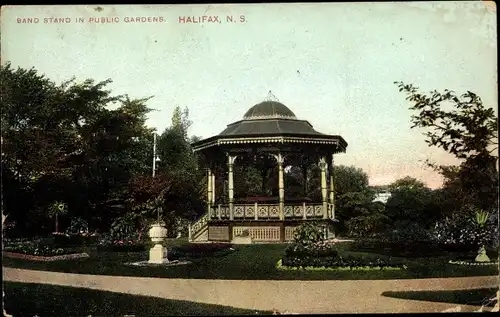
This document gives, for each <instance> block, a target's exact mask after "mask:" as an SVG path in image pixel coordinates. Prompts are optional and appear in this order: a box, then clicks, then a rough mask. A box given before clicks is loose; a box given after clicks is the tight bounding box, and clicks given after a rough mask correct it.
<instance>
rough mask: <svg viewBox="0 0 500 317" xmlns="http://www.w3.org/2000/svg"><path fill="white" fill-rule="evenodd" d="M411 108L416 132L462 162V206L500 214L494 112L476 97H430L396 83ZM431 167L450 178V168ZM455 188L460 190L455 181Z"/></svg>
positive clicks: (459, 172) (446, 94) (447, 92)
mask: <svg viewBox="0 0 500 317" xmlns="http://www.w3.org/2000/svg"><path fill="white" fill-rule="evenodd" d="M395 84H397V85H398V87H399V91H402V92H404V93H405V94H406V95H407V97H406V100H408V101H409V102H410V103H411V106H410V107H409V109H410V110H412V111H415V112H416V114H415V115H412V117H411V122H412V123H413V125H412V128H423V129H426V130H427V131H426V132H425V133H424V135H425V136H426V139H425V141H426V142H427V143H428V144H429V146H435V147H439V148H442V149H444V150H445V151H446V152H448V153H450V154H452V155H454V156H455V157H457V158H458V159H461V160H462V163H461V165H460V166H459V167H458V169H457V170H456V171H455V172H456V175H457V177H456V178H455V180H458V181H459V187H460V191H461V192H462V195H461V196H460V198H461V199H462V203H461V204H462V205H468V204H472V205H475V206H476V207H478V208H481V209H486V210H496V209H497V208H498V170H497V165H498V156H497V155H495V153H496V152H497V150H498V118H497V116H496V115H495V112H494V109H493V108H492V107H485V106H484V104H483V101H482V100H481V98H480V97H479V96H478V95H476V94H475V93H473V92H471V91H467V92H466V93H464V94H462V95H457V94H456V93H455V92H454V91H452V90H448V89H445V90H444V92H438V91H436V90H434V91H431V92H430V93H428V94H425V93H422V92H420V91H419V88H418V87H416V86H413V85H411V84H404V83H403V82H395ZM428 163H429V165H430V166H431V167H433V168H434V169H436V170H437V171H439V172H440V173H441V174H443V175H444V176H445V177H447V176H450V171H451V170H450V167H449V166H438V165H435V164H433V163H432V162H428ZM454 184H455V186H456V185H457V183H456V181H455V183H454Z"/></svg>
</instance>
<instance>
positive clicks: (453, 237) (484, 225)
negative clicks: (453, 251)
mask: <svg viewBox="0 0 500 317" xmlns="http://www.w3.org/2000/svg"><path fill="white" fill-rule="evenodd" d="M493 218H494V217H491V216H489V217H488V218H487V219H484V215H483V216H481V219H480V222H478V220H477V219H475V218H474V217H464V216H454V217H450V218H446V219H445V220H444V221H442V222H438V223H436V225H435V228H434V238H435V239H436V240H437V241H438V242H440V243H443V244H461V245H474V246H481V245H490V246H497V245H498V226H496V225H494V222H495V220H494V219H493Z"/></svg>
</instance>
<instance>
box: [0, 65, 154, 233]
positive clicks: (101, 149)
mask: <svg viewBox="0 0 500 317" xmlns="http://www.w3.org/2000/svg"><path fill="white" fill-rule="evenodd" d="M0 76H1V78H0V79H1V81H2V90H1V97H2V98H1V110H2V111H1V122H2V127H1V128H2V154H3V155H2V173H5V175H10V176H9V177H11V178H10V179H9V182H11V183H12V185H13V186H11V187H9V193H8V197H9V199H8V200H6V204H7V205H6V206H5V211H6V212H7V213H8V214H10V215H12V216H13V217H12V218H13V219H14V220H15V221H16V223H18V225H20V226H24V225H32V226H33V228H31V229H32V230H33V229H34V230H37V228H39V227H41V225H40V224H39V223H35V221H38V220H40V218H36V217H35V216H36V214H37V213H39V214H40V215H42V210H43V209H45V208H46V207H45V206H47V205H48V204H50V202H51V201H53V200H64V201H65V202H66V203H67V205H68V207H69V214H68V216H71V217H73V216H83V217H84V218H85V219H86V220H93V224H94V225H97V226H101V225H102V226H105V225H106V224H107V223H109V221H110V217H112V216H113V215H112V214H111V213H110V212H109V210H107V208H108V207H109V206H110V205H113V204H116V203H115V202H114V200H116V199H117V197H118V198H119V196H120V195H122V194H123V189H124V188H126V185H127V183H128V179H129V178H130V177H131V175H134V174H137V173H142V172H143V171H144V170H145V168H146V167H147V166H149V162H150V161H149V158H148V155H149V151H146V149H147V148H151V146H150V145H149V144H150V140H149V139H148V138H149V136H150V135H151V132H150V129H148V128H147V127H146V126H145V120H146V114H147V113H148V112H149V111H150V109H149V108H147V106H146V102H147V101H148V100H149V98H143V99H130V98H129V97H128V96H113V95H112V94H111V92H110V91H108V90H106V86H107V85H108V84H109V83H110V82H111V81H110V80H106V81H103V82H98V83H95V82H94V81H93V80H91V79H88V80H85V81H83V82H76V80H75V79H74V78H73V79H71V80H68V81H66V82H63V83H62V84H60V85H56V84H55V83H54V82H52V81H50V80H49V79H48V78H46V77H45V76H43V75H39V74H38V73H37V71H36V70H35V69H34V68H32V69H30V70H25V69H22V68H18V69H17V70H14V69H12V68H11V66H10V64H8V63H7V64H6V65H4V66H2V67H1V72H0ZM113 103H114V104H116V103H118V104H119V107H118V108H117V109H115V110H110V109H108V106H109V105H111V104H113ZM146 158H147V160H146ZM121 199H122V200H123V196H122V197H121ZM20 207H21V208H20ZM42 226H43V225H42ZM25 230H26V231H31V230H27V229H25Z"/></svg>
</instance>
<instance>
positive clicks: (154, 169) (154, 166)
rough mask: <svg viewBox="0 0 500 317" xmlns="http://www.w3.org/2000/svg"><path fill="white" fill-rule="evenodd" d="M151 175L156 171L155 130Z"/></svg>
mask: <svg viewBox="0 0 500 317" xmlns="http://www.w3.org/2000/svg"><path fill="white" fill-rule="evenodd" d="M153 136H154V137H153V177H155V171H156V132H155V133H154V134H153Z"/></svg>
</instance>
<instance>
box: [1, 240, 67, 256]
mask: <svg viewBox="0 0 500 317" xmlns="http://www.w3.org/2000/svg"><path fill="white" fill-rule="evenodd" d="M5 251H6V252H7V253H16V254H26V255H32V256H43V257H53V256H62V255H67V254H75V251H74V250H73V249H67V248H56V247H53V246H51V245H49V244H41V243H36V244H33V243H22V244H17V245H14V246H10V247H6V248H5Z"/></svg>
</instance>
